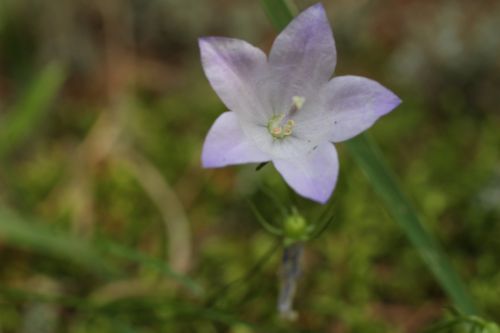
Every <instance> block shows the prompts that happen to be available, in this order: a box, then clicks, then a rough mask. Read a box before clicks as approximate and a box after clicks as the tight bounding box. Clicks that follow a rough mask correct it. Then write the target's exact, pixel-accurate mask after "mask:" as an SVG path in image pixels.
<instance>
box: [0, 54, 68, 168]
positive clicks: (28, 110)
mask: <svg viewBox="0 0 500 333" xmlns="http://www.w3.org/2000/svg"><path fill="white" fill-rule="evenodd" d="M64 78H65V73H64V70H63V68H62V66H61V65H58V64H55V63H52V64H49V65H47V66H46V67H45V68H43V69H42V70H41V71H40V73H38V75H37V76H36V77H35V78H34V79H33V81H32V82H31V83H30V84H29V85H28V87H27V88H26V91H25V92H24V93H23V94H22V97H20V98H19V102H18V103H17V104H16V105H14V106H13V108H12V109H11V110H9V111H8V113H7V115H6V117H5V118H4V119H2V121H1V123H0V158H1V157H4V156H6V155H7V154H9V153H10V152H11V151H13V150H14V149H15V148H16V147H17V146H18V145H19V144H21V143H22V142H23V141H24V140H25V139H26V138H27V137H28V136H29V135H30V134H31V133H32V132H33V129H35V128H36V127H37V126H38V125H39V123H40V122H41V121H42V119H43V118H44V116H45V115H46V112H47V110H49V105H50V103H51V102H52V100H53V99H54V97H55V96H56V94H57V93H58V92H59V90H60V88H61V86H62V84H63V82H64Z"/></svg>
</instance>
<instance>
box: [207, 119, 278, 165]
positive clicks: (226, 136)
mask: <svg viewBox="0 0 500 333" xmlns="http://www.w3.org/2000/svg"><path fill="white" fill-rule="evenodd" d="M201 160H202V164H203V167H205V168H218V167H223V166H226V165H230V164H243V163H259V162H266V161H269V160H270V157H269V155H267V154H266V153H264V152H262V151H261V150H259V149H258V148H257V146H255V144H253V142H252V141H250V140H249V139H247V138H246V136H245V134H244V133H243V131H242V129H241V126H240V124H239V122H238V118H237V117H236V114H235V113H234V112H224V113H223V114H221V115H220V116H219V118H217V120H216V121H215V123H214V124H213V125H212V128H210V131H209V132H208V135H207V137H206V139H205V143H204V145H203V152H202V154H201Z"/></svg>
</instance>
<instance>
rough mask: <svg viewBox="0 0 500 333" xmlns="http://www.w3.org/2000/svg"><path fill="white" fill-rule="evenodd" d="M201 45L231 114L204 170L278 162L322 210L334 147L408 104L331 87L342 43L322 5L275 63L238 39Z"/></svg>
mask: <svg viewBox="0 0 500 333" xmlns="http://www.w3.org/2000/svg"><path fill="white" fill-rule="evenodd" d="M199 44H200V50H201V59H202V64H203V69H204V70H205V74H206V76H207V78H208V80H209V81H210V83H211V85H212V87H213V88H214V90H215V91H216V92H217V94H218V95H219V97H220V98H221V100H222V101H223V102H224V104H225V105H226V106H227V108H228V109H229V110H231V111H229V112H225V113H223V114H221V115H220V116H219V118H217V120H216V121H215V123H214V124H213V126H212V128H211V129H210V131H209V133H208V135H207V138H206V140H205V144H204V146H203V152H202V162H203V166H204V167H205V168H217V167H223V166H226V165H231V164H242V163H262V162H267V161H272V162H273V164H274V166H275V167H276V169H277V170H278V172H279V173H280V174H281V175H282V176H283V178H284V179H285V181H286V182H287V183H288V184H289V185H290V186H291V187H292V188H293V189H294V190H295V191H296V192H297V193H299V194H300V195H302V196H304V197H306V198H309V199H312V200H315V201H318V202H320V203H325V202H326V201H327V200H328V198H329V197H330V196H331V194H332V192H333V189H334V187H335V184H336V181H337V175H338V170H339V162H338V158H337V151H336V150H335V147H334V146H333V144H332V142H333V143H336V142H340V141H344V140H348V139H350V138H352V137H354V136H356V135H358V134H359V133H361V132H362V131H364V130H366V129H368V128H369V127H371V126H372V125H373V123H374V122H375V121H376V120H377V119H378V118H379V117H381V116H383V115H385V114H387V113H388V112H390V111H391V110H392V109H394V108H395V107H396V106H397V105H399V103H400V102H401V100H400V99H399V98H398V97H397V96H396V95H395V94H393V93H392V92H391V91H389V90H388V89H386V88H384V87H383V86H382V85H380V84H379V83H377V82H375V81H372V80H370V79H367V78H363V77H358V76H338V77H335V78H333V79H331V76H332V74H333V72H334V69H335V64H336V60H337V57H336V50H335V42H334V40H333V34H332V30H331V28H330V25H329V23H328V18H327V16H326V13H325V10H324V8H323V6H322V5H321V4H317V5H314V6H312V7H310V8H309V9H307V10H305V11H304V12H302V13H301V14H300V15H299V16H297V17H296V18H295V19H294V20H293V21H292V22H291V23H290V24H289V25H288V26H287V27H286V28H285V30H284V31H283V32H281V33H280V35H279V36H278V37H277V38H276V40H275V41H274V44H273V46H272V49H271V52H270V54H269V57H266V55H265V54H264V53H263V52H262V51H261V50H260V49H258V48H256V47H254V46H252V45H250V44H248V43H246V42H244V41H242V40H238V39H231V38H222V37H207V38H201V39H200V41H199Z"/></svg>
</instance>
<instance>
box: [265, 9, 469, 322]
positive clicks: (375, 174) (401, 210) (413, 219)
mask: <svg viewBox="0 0 500 333" xmlns="http://www.w3.org/2000/svg"><path fill="white" fill-rule="evenodd" d="M261 2H262V5H263V7H264V9H265V10H266V12H267V14H268V15H269V17H270V19H271V21H272V23H273V24H274V26H275V27H276V28H277V29H278V30H281V29H283V28H284V27H285V26H286V25H287V24H288V23H289V22H290V21H291V19H292V18H293V11H292V9H290V7H289V6H288V5H287V3H286V2H285V1H284V0H262V1H261ZM346 146H347V148H348V150H349V152H350V153H351V154H352V156H353V157H354V159H355V160H356V162H357V163H358V165H359V166H360V168H361V169H362V170H363V172H364V173H365V174H366V176H367V177H368V179H369V181H370V182H371V183H372V185H373V187H374V189H375V191H376V192H377V194H378V195H379V196H380V197H381V198H382V200H383V201H384V203H385V205H386V208H387V209H388V210H389V211H390V213H391V214H392V216H393V217H394V219H395V220H396V222H397V223H398V224H399V226H400V227H401V228H402V229H403V231H404V232H405V233H406V236H407V237H408V238H409V239H410V241H411V243H412V244H413V246H414V247H415V248H416V249H417V251H418V253H419V254H420V256H421V257H422V259H423V260H424V262H425V263H426V264H427V266H428V268H429V269H430V270H431V272H432V273H433V274H434V276H435V277H436V279H437V281H438V282H439V284H440V285H441V286H442V288H443V289H444V290H445V291H446V293H447V294H448V296H449V297H450V299H451V300H452V301H453V303H454V304H455V306H456V307H457V309H458V310H460V311H461V312H462V313H464V314H468V315H472V314H477V313H478V311H477V309H476V307H475V305H474V302H473V301H472V299H471V297H470V296H469V294H468V292H467V291H466V289H465V287H464V284H463V282H462V280H461V278H460V277H459V275H458V274H457V272H456V271H455V270H454V269H453V267H452V265H451V263H450V261H449V259H448V258H447V257H446V255H445V254H444V253H443V251H442V250H441V249H440V247H439V245H438V243H437V242H436V241H435V239H434V238H433V237H432V236H431V234H430V233H429V232H428V231H427V230H426V229H424V227H423V226H422V223H421V221H420V218H419V216H418V214H417V212H416V210H415V209H414V208H413V206H412V205H411V204H410V201H409V200H408V199H407V198H406V196H405V195H404V194H403V191H402V190H401V188H400V186H399V184H398V182H397V181H396V178H395V177H394V175H393V173H392V171H391V169H390V168H389V167H388V166H387V165H386V163H385V161H384V158H383V155H382V154H381V152H380V151H379V149H378V147H377V145H376V143H375V142H373V141H372V140H371V139H370V138H369V137H368V136H366V135H359V136H358V137H356V138H354V139H352V140H350V141H348V142H346Z"/></svg>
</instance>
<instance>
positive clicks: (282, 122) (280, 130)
mask: <svg viewBox="0 0 500 333" xmlns="http://www.w3.org/2000/svg"><path fill="white" fill-rule="evenodd" d="M305 101H306V99H305V98H304V97H301V96H293V97H292V106H291V108H290V111H288V114H285V113H280V114H277V115H273V116H272V117H271V119H269V122H268V123H267V129H268V131H269V133H270V134H271V135H272V137H273V138H275V139H284V138H286V137H287V136H290V135H292V133H293V127H294V126H295V121H294V120H293V119H290V118H291V117H292V116H293V115H294V114H295V113H297V111H299V110H300V109H301V108H302V106H303V105H304V102H305Z"/></svg>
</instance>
